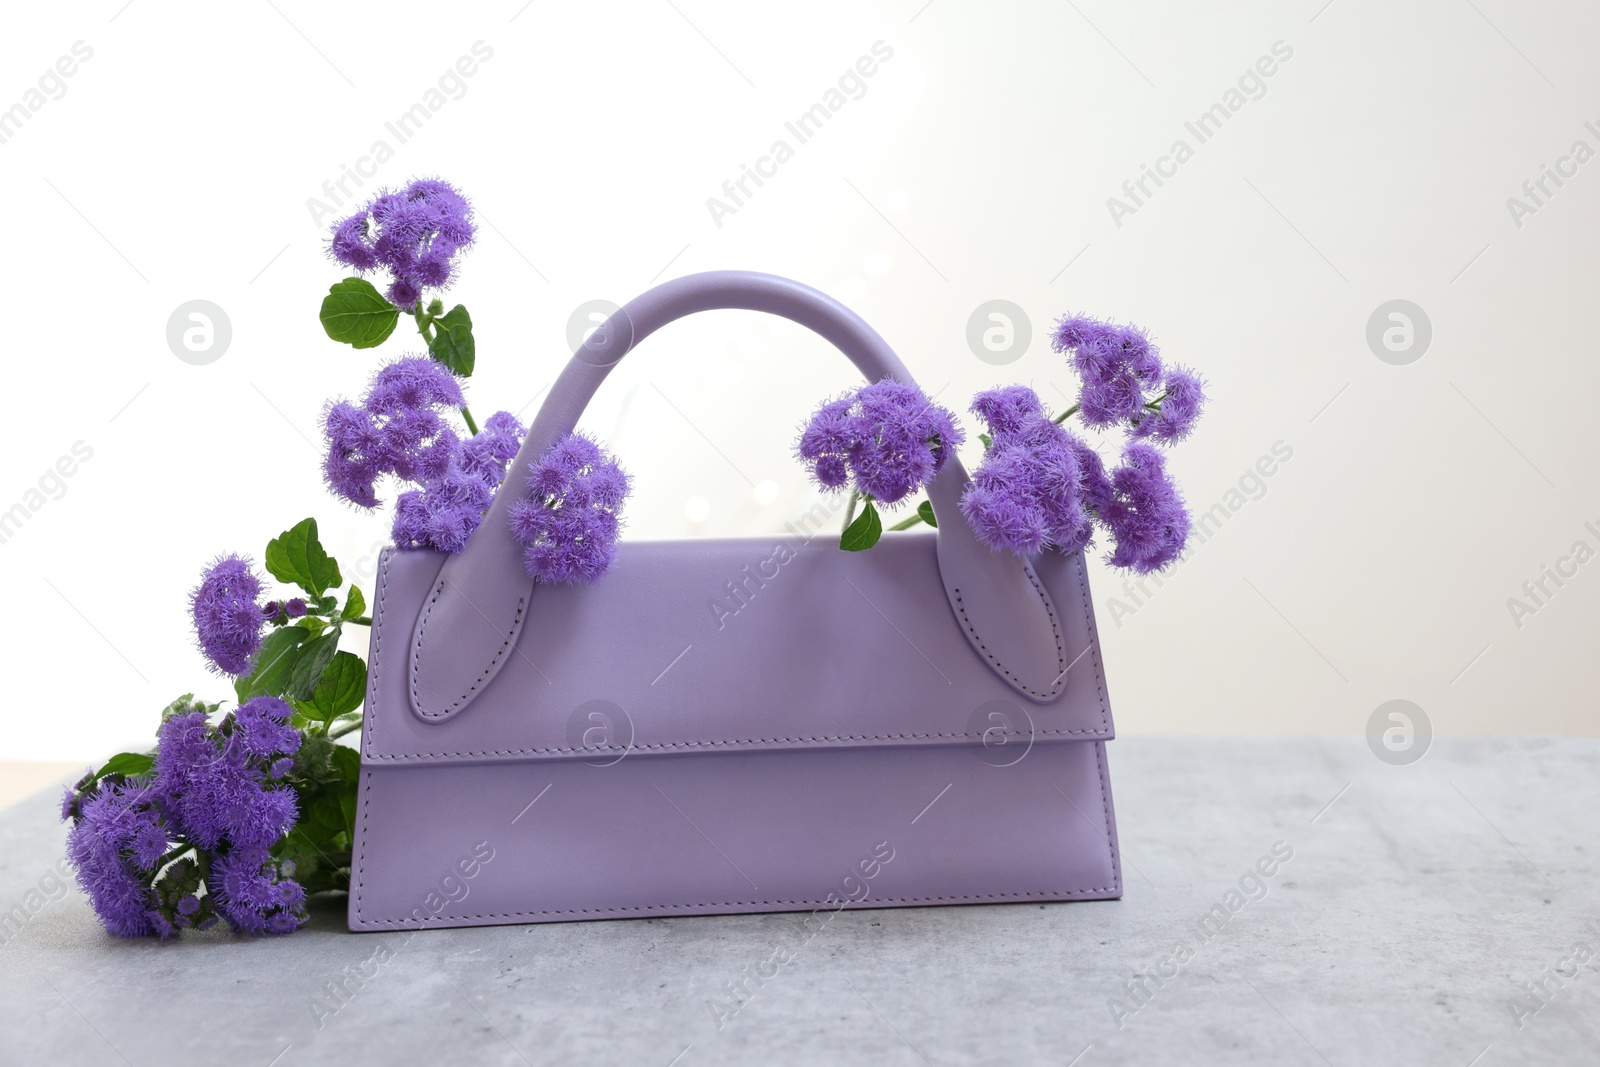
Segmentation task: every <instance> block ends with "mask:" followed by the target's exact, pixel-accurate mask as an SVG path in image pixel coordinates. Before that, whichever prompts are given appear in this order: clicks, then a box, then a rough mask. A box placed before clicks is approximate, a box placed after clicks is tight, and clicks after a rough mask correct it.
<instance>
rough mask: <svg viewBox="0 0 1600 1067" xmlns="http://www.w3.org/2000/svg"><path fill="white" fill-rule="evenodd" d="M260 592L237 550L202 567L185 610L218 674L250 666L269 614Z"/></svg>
mask: <svg viewBox="0 0 1600 1067" xmlns="http://www.w3.org/2000/svg"><path fill="white" fill-rule="evenodd" d="M260 598H261V579H260V578H258V577H257V576H256V574H255V572H254V571H253V570H252V569H251V566H250V561H249V560H246V559H244V558H243V557H241V556H232V555H230V556H219V557H217V559H215V560H214V561H212V563H211V565H210V566H208V567H207V568H206V569H205V570H204V571H203V572H201V575H200V584H199V585H198V586H197V587H196V588H195V589H194V591H193V592H192V593H190V594H189V611H190V615H191V616H192V618H193V619H194V631H195V637H196V639H197V641H198V642H199V645H200V651H201V653H202V654H203V655H204V656H205V658H206V662H207V663H209V664H210V666H211V669H212V670H214V671H216V672H217V673H218V674H228V675H240V674H249V673H250V670H251V669H252V668H253V667H254V665H255V658H256V653H257V652H259V651H260V649H261V628H262V627H263V626H265V625H266V623H267V620H268V616H269V612H268V610H267V607H266V606H263V605H262V604H261V603H260V602H259V601H260ZM275 610H276V608H275V607H274V611H275ZM303 610H304V605H303V604H302V612H303Z"/></svg>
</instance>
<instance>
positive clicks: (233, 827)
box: [155, 697, 300, 851]
mask: <svg viewBox="0 0 1600 1067" xmlns="http://www.w3.org/2000/svg"><path fill="white" fill-rule="evenodd" d="M292 714H293V713H292V710H291V709H290V707H289V705H288V704H286V703H284V702H283V701H282V700H279V699H278V698H276V697H255V698H254V699H252V700H248V701H246V702H245V703H244V704H242V705H240V707H239V709H238V710H237V711H236V712H235V713H234V715H233V717H232V720H233V721H232V729H231V731H229V732H227V733H226V734H223V733H222V732H221V731H219V730H215V729H212V728H211V727H210V726H209V725H208V724H207V722H206V717H205V715H204V713H202V712H199V711H191V712H187V713H185V714H179V715H174V716H172V717H171V718H169V719H168V720H167V721H166V722H164V723H162V724H161V730H160V733H159V734H158V738H159V743H158V745H157V748H156V762H155V772H156V778H155V780H156V783H157V790H156V794H155V797H156V803H157V804H158V805H159V806H160V808H161V809H162V811H163V812H164V813H166V815H167V816H168V818H169V819H170V821H171V822H172V824H173V825H174V826H177V827H180V828H181V829H182V831H183V835H184V837H185V838H186V839H187V840H188V841H189V842H190V843H192V844H194V845H195V846H197V847H199V848H202V849H206V850H208V851H210V850H213V849H217V848H219V847H223V846H224V845H226V846H230V847H236V848H242V847H253V846H258V845H259V846H262V847H271V846H272V845H273V844H274V843H275V842H276V841H277V840H278V839H279V838H281V837H282V836H283V835H284V834H286V833H288V832H289V830H290V829H291V828H292V827H293V826H294V824H295V820H296V819H297V818H298V815H299V811H298V804H297V801H296V798H295V793H294V790H293V789H290V788H288V787H287V786H277V787H272V788H263V786H262V783H263V781H264V779H265V777H266V776H265V774H264V773H263V772H264V768H265V765H266V764H268V763H270V762H271V761H272V760H273V759H274V758H275V757H277V756H280V755H293V754H294V752H295V751H296V750H297V749H298V748H299V746H300V733H299V731H297V730H295V729H294V728H293V727H292V726H290V725H289V719H290V716H291V715H292Z"/></svg>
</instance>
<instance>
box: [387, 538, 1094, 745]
mask: <svg viewBox="0 0 1600 1067" xmlns="http://www.w3.org/2000/svg"><path fill="white" fill-rule="evenodd" d="M390 551H393V550H390ZM1076 565H1077V570H1078V588H1079V591H1080V593H1081V594H1082V595H1081V596H1080V597H1079V600H1080V601H1081V602H1082V604H1083V611H1084V619H1085V623H1086V625H1087V627H1088V628H1087V630H1086V633H1087V634H1088V636H1089V640H1090V654H1091V655H1092V656H1093V660H1094V669H1095V671H1094V673H1095V686H1096V689H1097V691H1098V693H1099V696H1100V726H1099V727H1097V728H1084V729H1051V730H1038V731H1035V736H1036V737H1061V736H1072V735H1075V734H1084V735H1096V736H1099V735H1101V734H1102V733H1103V732H1104V731H1105V729H1106V728H1107V722H1106V695H1105V680H1104V677H1103V675H1102V673H1101V666H1100V650H1099V649H1098V648H1096V647H1094V626H1093V620H1092V617H1091V616H1090V602H1089V589H1088V583H1087V581H1086V580H1085V577H1084V571H1083V557H1082V555H1081V554H1080V555H1079V557H1078V559H1077V561H1076ZM1024 573H1026V574H1027V575H1028V580H1029V581H1030V582H1032V583H1033V585H1034V588H1035V589H1037V590H1038V591H1039V594H1040V598H1041V600H1042V601H1043V602H1044V605H1045V610H1046V612H1048V613H1049V617H1050V626H1051V628H1052V630H1053V631H1054V633H1055V637H1056V648H1057V650H1058V657H1059V658H1058V660H1057V662H1058V663H1059V662H1061V661H1062V660H1064V659H1065V652H1062V651H1060V649H1061V647H1062V637H1061V630H1060V627H1059V626H1058V625H1057V623H1056V615H1055V610H1054V608H1053V606H1052V605H1051V603H1050V599H1049V597H1048V596H1046V595H1045V593H1044V589H1043V587H1042V586H1040V584H1039V582H1038V579H1037V578H1036V577H1035V576H1034V574H1033V569H1032V568H1031V567H1026V568H1024ZM388 588H389V570H388V567H387V566H385V565H384V563H383V561H381V560H380V562H379V578H378V596H377V605H376V606H375V607H374V609H373V613H372V632H373V645H372V664H371V673H372V677H373V682H372V696H373V701H372V702H373V705H374V706H376V705H377V704H378V703H379V701H378V686H379V685H380V684H381V682H380V679H381V677H382V670H381V669H380V666H379V661H380V657H381V656H382V652H383V616H384V611H385V608H386V606H387V605H386V601H387V599H388V598H387V596H386V593H387V592H388ZM442 591H443V590H442V586H441V588H440V589H439V590H436V591H435V594H434V596H435V599H437V597H438V595H439V593H440V592H442ZM954 592H955V594H956V597H957V600H958V601H959V599H960V596H961V591H960V590H959V589H957V590H954ZM521 611H522V603H521V602H519V604H518V615H519V617H520V615H521ZM963 622H964V623H966V625H967V627H968V630H969V631H971V624H970V623H969V622H967V621H966V619H965V614H964V611H963ZM973 637H974V639H975V640H976V639H977V635H976V633H975V632H973ZM508 641H509V639H508ZM979 643H980V644H981V643H982V642H981V641H980V642H979ZM986 654H987V651H986ZM990 659H991V662H994V663H995V665H996V667H997V668H998V667H999V662H998V661H997V660H994V659H993V657H992V656H991V657H990ZM1000 669H1002V670H1003V668H1000ZM414 670H415V664H413V671H414ZM1063 673H1064V672H1063ZM1007 677H1010V675H1009V674H1007ZM1018 684H1019V685H1020V684H1021V683H1020V682H1019V683H1018ZM1024 688H1026V687H1024ZM1030 692H1031V690H1030ZM413 699H415V692H414V691H413ZM367 719H368V721H369V722H370V723H371V725H372V727H373V729H371V730H363V731H362V739H363V741H364V742H365V744H364V746H363V750H362V754H363V756H364V757H365V758H367V759H370V760H387V761H390V762H396V761H404V760H426V759H455V758H466V757H474V756H485V757H486V756H539V755H571V754H575V753H579V752H582V753H585V754H590V755H593V754H596V753H604V752H605V751H607V750H605V749H593V748H577V747H566V746H545V747H531V748H499V749H482V750H478V751H468V752H402V753H395V754H389V755H385V754H379V753H376V752H373V751H372V741H373V735H374V734H375V733H376V730H377V715H376V714H375V711H374V708H369V709H367ZM982 736H983V735H982V734H981V733H977V734H974V733H968V732H944V733H932V732H930V733H893V734H825V735H823V736H820V737H747V738H736V739H734V740H731V741H730V740H720V741H662V742H654V743H649V744H635V745H633V746H631V747H632V748H633V749H634V750H635V751H640V752H653V751H654V752H659V751H666V750H669V749H685V748H733V747H737V746H741V745H777V744H811V743H815V742H818V741H921V740H931V739H934V738H964V739H972V738H976V737H982Z"/></svg>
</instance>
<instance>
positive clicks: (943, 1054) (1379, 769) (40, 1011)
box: [0, 738, 1600, 1067]
mask: <svg viewBox="0 0 1600 1067" xmlns="http://www.w3.org/2000/svg"><path fill="white" fill-rule="evenodd" d="M1111 753H1112V756H1111V760H1112V764H1111V772H1112V784H1113V787H1114V789H1115V793H1116V805H1117V815H1118V823H1119V828H1120V832H1121V843H1122V851H1123V864H1124V876H1125V882H1126V887H1127V892H1126V896H1125V897H1124V899H1122V900H1121V901H1104V902H1084V903H1071V904H1051V905H1046V906H1040V905H1033V904H1028V905H1024V904H1014V905H1000V906H974V907H959V908H907V909H898V910H881V911H873V910H861V911H854V910H852V911H846V912H843V913H841V914H840V915H839V916H838V917H837V918H836V919H835V920H834V921H833V922H832V923H830V924H829V925H828V926H827V927H826V929H825V930H824V931H823V932H822V933H821V934H819V935H818V936H816V937H815V938H814V939H811V940H810V941H804V934H803V932H802V930H801V927H800V916H796V915H763V916H738V917H726V918H719V917H713V918H666V919H635V920H627V921H621V922H595V923H572V924H561V925H546V926H525V927H517V926H511V927H495V928H489V929H475V930H435V931H426V932H423V933H418V934H411V933H404V932H396V933H385V934H363V935H353V934H349V933H346V932H345V931H344V929H343V911H342V908H340V909H333V908H324V909H322V910H319V911H318V912H317V914H316V915H315V917H314V919H313V921H312V923H311V924H310V925H309V926H308V927H307V928H305V929H303V930H302V931H300V932H299V933H297V934H295V935H293V936H292V937H287V938H279V939H266V940H250V939H248V938H235V937H232V936H229V935H222V934H218V933H216V932H215V931H214V932H212V933H211V934H209V935H205V936H199V937H187V938H185V939H184V941H183V942H182V943H171V944H165V945H163V944H156V943H153V942H124V941H118V940H116V939H113V938H110V937H108V936H106V935H105V934H103V933H101V931H100V929H99V927H98V926H97V925H96V924H95V921H94V918H93V915H92V914H91V912H90V911H89V908H88V905H87V903H86V901H85V900H84V898H83V897H82V896H81V895H80V894H79V893H78V891H77V889H76V888H75V887H73V888H71V889H70V890H68V891H65V892H63V891H62V890H61V889H60V888H58V883H57V882H56V881H55V880H54V877H53V875H52V871H53V869H55V865H56V864H57V862H58V857H59V855H60V851H61V841H62V837H63V831H62V828H61V827H60V826H59V825H58V824H57V823H56V822H55V820H54V815H53V809H54V807H55V797H54V795H53V793H46V794H40V795H38V796H35V797H33V798H31V799H29V800H27V801H25V802H23V803H22V804H20V805H18V806H16V807H14V808H12V809H11V810H9V811H7V812H5V813H4V814H3V815H0V907H3V908H6V909H9V910H10V915H9V917H8V918H6V920H5V926H4V928H3V931H0V962H3V966H0V1060H3V1061H5V1062H14V1063H36V1064H68V1063H89V1062H96V1063H120V1062H127V1063H130V1064H135V1065H139V1067H143V1065H145V1064H150V1065H157V1064H159V1065H162V1067H171V1065H176V1064H191V1063H192V1064H220V1063H226V1064H238V1065H246V1067H248V1065H252V1064H259V1065H261V1067H266V1065H268V1064H284V1065H287V1064H296V1063H339V1062H344V1063H358V1062H365V1063H371V1062H380V1061H387V1062H407V1063H409V1062H416V1063H427V1062H466V1061H468V1060H469V1059H470V1061H471V1062H474V1063H483V1064H524V1063H526V1064H546V1063H549V1064H565V1063H589V1062H597V1063H628V1064H647V1065H657V1067H667V1065H668V1064H673V1063H676V1064H679V1065H681V1067H692V1065H696V1064H726V1063H741V1064H744V1063H817V1064H850V1063H862V1064H865V1063H872V1064H907V1065H913V1064H923V1063H926V1064H935V1065H942V1064H960V1063H1021V1062H1050V1063H1055V1064H1062V1065H1065V1064H1075V1065H1078V1067H1096V1065H1100V1064H1114V1063H1155V1062H1162V1061H1166V1060H1171V1061H1172V1062H1182V1063H1272V1064H1332V1065H1337V1067H1344V1065H1346V1064H1364V1063H1382V1064H1396V1063H1407V1064H1440V1065H1458V1067H1467V1065H1469V1064H1475V1065H1477V1067H1493V1065H1500V1064H1520V1063H1583V1064H1594V1063H1597V1062H1600V888H1597V874H1600V870H1597V863H1596V850H1597V848H1600V740H1593V739H1584V740H1559V741H1543V740H1517V741H1493V740H1472V741H1439V742H1437V743H1436V744H1435V745H1434V748H1433V751H1431V752H1429V753H1428V754H1427V755H1426V757H1425V758H1424V759H1423V760H1422V761H1421V762H1419V763H1416V764H1414V765H1412V766H1409V767H1393V766H1389V765H1387V764H1384V763H1382V762H1380V761H1379V760H1377V759H1376V758H1375V757H1374V756H1373V754H1372V753H1371V752H1370V751H1368V749H1367V747H1366V745H1365V744H1363V743H1361V742H1359V741H1345V740H1339V741H1312V740H1277V741H1245V740H1187V739H1151V738H1132V739H1125V740H1120V741H1116V742H1114V743H1113V744H1112V746H1111ZM1274 846H1276V847H1277V849H1278V853H1279V855H1282V854H1283V853H1285V852H1288V851H1291V850H1292V858H1290V859H1289V860H1287V862H1283V863H1281V864H1279V865H1277V866H1276V869H1275V871H1274V873H1273V874H1272V876H1271V877H1264V878H1258V877H1252V876H1251V873H1250V872H1251V871H1252V870H1253V869H1254V868H1255V866H1256V864H1257V861H1258V860H1259V859H1260V858H1261V857H1264V856H1269V855H1271V854H1272V852H1273V849H1274ZM1273 866H1274V865H1273V864H1271V863H1269V864H1266V865H1265V867H1267V868H1272V867H1273ZM1231 891H1238V893H1237V895H1236V896H1230V892H1231ZM1217 905H1222V909H1223V910H1222V913H1223V914H1226V915H1227V916H1228V917H1227V920H1226V922H1223V921H1221V920H1213V921H1212V923H1211V926H1210V928H1207V929H1202V928H1201V927H1200V926H1199V925H1197V924H1198V923H1199V922H1200V920H1201V919H1202V917H1203V916H1204V915H1206V913H1207V912H1208V911H1210V910H1211V909H1212V908H1213V907H1214V906H1217ZM1229 905H1232V906H1233V908H1234V909H1235V910H1229ZM783 947H792V948H795V949H797V954H796V956H795V958H794V960H793V961H792V962H791V963H789V964H787V965H786V966H784V967H782V968H781V969H779V970H778V971H777V973H776V974H775V975H771V976H770V977H769V978H768V979H767V980H765V981H764V982H763V981H762V980H761V979H760V978H758V977H752V976H755V975H756V974H757V972H758V968H759V967H760V965H761V964H763V962H764V961H766V960H768V959H769V957H771V956H772V955H773V953H774V951H775V950H777V949H779V948H783ZM765 970H766V971H767V972H768V973H770V971H771V968H765ZM1563 972H1564V973H1565V975H1566V977H1562V974H1563ZM730 983H742V985H743V987H744V989H745V990H746V993H745V994H744V1000H743V1002H742V1003H741V1002H740V1001H739V1000H736V999H735V998H734V997H733V996H732V995H731V994H730V992H729V984H730ZM1530 983H1531V984H1532V985H1530ZM335 987H342V989H343V990H344V991H345V992H342V993H339V994H337V995H334V994H333V993H332V992H330V990H333V989H334V988H335ZM1535 988H1538V989H1541V990H1542V991H1541V992H1540V994H1539V995H1538V996H1537V997H1536V996H1535V994H1534V991H1533V990H1534V989H1535ZM718 1007H720V1009H721V1011H722V1017H721V1019H720V1020H719V1018H718V1016H717V1013H716V1010H714V1009H716V1008H718ZM119 1057H120V1058H119Z"/></svg>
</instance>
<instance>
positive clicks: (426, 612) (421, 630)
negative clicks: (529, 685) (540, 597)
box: [411, 578, 528, 719]
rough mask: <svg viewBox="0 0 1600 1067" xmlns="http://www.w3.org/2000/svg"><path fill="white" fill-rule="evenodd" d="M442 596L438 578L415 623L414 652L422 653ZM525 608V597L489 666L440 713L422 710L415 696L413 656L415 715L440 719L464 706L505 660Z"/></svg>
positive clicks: (413, 673) (414, 676)
mask: <svg viewBox="0 0 1600 1067" xmlns="http://www.w3.org/2000/svg"><path fill="white" fill-rule="evenodd" d="M443 595H444V579H443V578H440V579H439V584H438V585H436V586H434V588H433V596H432V597H431V598H429V600H428V606H427V607H425V608H423V609H422V621H420V622H419V623H417V641H416V649H415V650H414V651H415V652H421V651H422V639H423V636H424V635H425V633H426V631H427V629H428V620H429V619H430V618H432V617H433V606H434V605H435V604H437V603H438V602H439V598H440V597H441V596H443ZM527 606H528V598H527V597H522V598H521V599H519V600H518V601H517V614H516V616H515V617H514V618H513V619H512V620H511V628H510V629H509V630H507V631H506V639H505V640H504V641H502V642H500V648H499V650H498V651H496V652H495V654H494V657H493V658H492V659H490V660H489V665H488V666H487V667H485V668H484V669H483V673H482V674H480V675H478V678H477V681H475V682H473V683H472V684H471V685H469V686H468V687H467V691H466V692H465V693H462V694H461V695H460V696H459V697H457V698H456V700H455V703H453V704H451V705H450V706H448V707H446V708H444V709H442V710H440V711H423V710H422V698H421V697H419V696H418V695H417V663H418V661H419V660H420V659H421V657H420V656H418V655H415V654H413V655H412V657H411V706H412V707H413V708H415V709H416V710H417V714H418V715H421V716H422V717H423V718H425V719H442V718H444V717H445V716H446V715H449V714H450V713H451V712H452V711H455V710H456V709H457V708H459V707H460V706H461V705H463V704H465V703H466V702H467V701H469V700H471V699H472V694H473V693H476V692H477V691H478V687H479V686H480V685H482V684H483V682H484V679H486V678H488V677H489V675H491V674H493V673H494V669H495V666H496V665H497V664H498V663H499V662H500V661H501V660H502V659H504V658H505V654H506V650H507V649H509V648H510V647H511V644H512V642H513V641H514V640H516V636H517V631H518V629H519V628H520V627H521V626H522V612H523V611H524V610H525V609H526V608H527Z"/></svg>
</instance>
